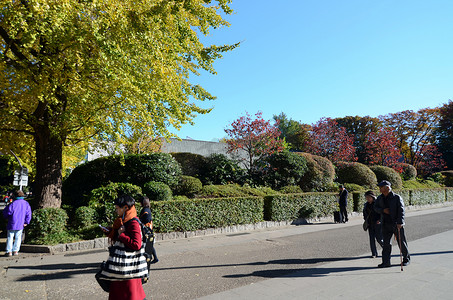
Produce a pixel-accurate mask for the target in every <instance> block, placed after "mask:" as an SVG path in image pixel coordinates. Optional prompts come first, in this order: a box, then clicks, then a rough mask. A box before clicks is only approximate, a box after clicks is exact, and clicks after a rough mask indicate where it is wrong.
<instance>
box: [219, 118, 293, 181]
mask: <svg viewBox="0 0 453 300" xmlns="http://www.w3.org/2000/svg"><path fill="white" fill-rule="evenodd" d="M276 125H278V124H276ZM225 132H226V133H227V134H228V137H229V138H228V139H227V140H226V142H227V144H228V153H236V154H238V156H239V160H241V161H242V162H243V163H244V166H245V167H246V169H247V170H248V172H249V174H250V173H251V172H253V170H254V167H255V166H256V162H258V161H259V160H261V159H262V158H264V157H265V156H268V155H271V154H273V153H277V152H281V151H283V150H284V149H285V147H286V144H285V142H284V140H282V139H279V136H280V130H278V127H277V126H274V125H272V124H270V122H269V121H266V120H264V119H263V117H262V112H258V113H256V114H255V118H254V119H253V118H252V116H250V115H249V114H248V113H246V114H245V116H242V117H240V118H239V119H237V120H235V121H234V122H233V123H231V128H227V129H225ZM241 152H242V153H241Z"/></svg>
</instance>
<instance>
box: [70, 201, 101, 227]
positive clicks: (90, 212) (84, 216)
mask: <svg viewBox="0 0 453 300" xmlns="http://www.w3.org/2000/svg"><path fill="white" fill-rule="evenodd" d="M95 222H96V210H95V209H94V208H92V207H89V206H80V207H79V208H77V209H76V211H75V214H74V227H75V228H77V229H83V228H87V227H90V226H91V225H93V224H94V223H95Z"/></svg>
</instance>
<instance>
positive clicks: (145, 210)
mask: <svg viewBox="0 0 453 300" xmlns="http://www.w3.org/2000/svg"><path fill="white" fill-rule="evenodd" d="M140 204H141V205H142V210H141V211H140V221H141V222H142V223H143V224H144V225H145V226H147V227H149V229H151V231H152V230H153V216H152V214H151V209H150V203H149V198H148V197H146V196H143V197H142V198H141V199H140ZM145 252H146V253H148V254H149V255H151V256H152V257H153V260H152V261H151V263H152V264H155V263H157V262H158V261H159V259H158V258H157V254H156V249H154V238H153V240H152V242H150V243H146V246H145Z"/></svg>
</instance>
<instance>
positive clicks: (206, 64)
mask: <svg viewBox="0 0 453 300" xmlns="http://www.w3.org/2000/svg"><path fill="white" fill-rule="evenodd" d="M230 2H231V0H217V1H215V2H214V1H204V0H187V1H165V0H144V1H140V3H139V4H138V3H137V1H132V0H105V1H60V0H58V1H57V0H32V1H3V2H2V3H3V5H2V13H1V14H0V38H1V43H0V76H1V77H0V114H1V116H2V118H1V119H0V144H1V145H5V144H7V141H9V140H8V139H9V138H11V135H13V136H14V137H15V139H17V140H20V141H22V142H23V143H25V144H27V145H34V151H33V152H35V153H36V181H35V190H34V194H35V195H36V197H37V198H38V203H39V207H59V206H60V203H61V181H62V179H61V171H62V152H63V148H64V147H65V146H66V145H68V146H73V145H76V144H77V143H78V142H81V141H87V140H89V139H90V138H92V137H96V138H97V139H101V140H102V139H105V140H108V141H117V140H119V139H120V138H121V137H123V136H127V135H128V134H129V135H130V132H135V131H139V130H143V129H145V130H146V131H148V133H149V135H150V136H159V135H162V136H170V135H171V134H170V132H169V131H168V129H167V127H168V126H173V127H175V128H180V126H181V125H182V124H184V123H187V122H189V123H192V120H193V118H194V117H195V115H196V114H204V113H207V112H209V109H202V108H200V107H198V106H197V105H196V104H194V103H193V101H192V100H212V99H214V98H215V97H213V96H212V95H210V94H209V93H208V92H207V91H205V90H204V89H203V88H202V87H201V86H199V85H193V84H191V83H190V82H189V76H190V75H191V74H196V75H198V70H206V71H208V72H210V73H212V74H215V70H214V69H213V62H214V61H215V59H217V58H220V57H221V56H222V53H223V52H226V51H229V50H231V49H233V48H235V47H236V46H237V45H238V44H234V45H223V46H216V45H211V46H207V47H206V46H204V45H203V44H202V42H201V41H200V40H199V35H200V34H201V35H207V34H208V33H209V30H210V29H211V28H217V27H221V26H227V25H229V24H228V23H227V22H226V21H225V20H223V19H222V17H221V16H220V13H226V14H230V13H231V12H232V10H231V9H230V7H229V3H230ZM0 150H2V149H0Z"/></svg>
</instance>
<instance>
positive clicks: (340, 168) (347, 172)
mask: <svg viewBox="0 0 453 300" xmlns="http://www.w3.org/2000/svg"><path fill="white" fill-rule="evenodd" d="M336 167H337V181H338V182H339V183H342V184H345V183H355V184H358V185H361V186H367V187H370V188H374V187H376V184H377V178H376V175H375V174H374V173H373V171H371V169H370V168H368V167H367V166H365V165H364V164H361V163H358V162H338V163H337V165H336Z"/></svg>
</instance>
